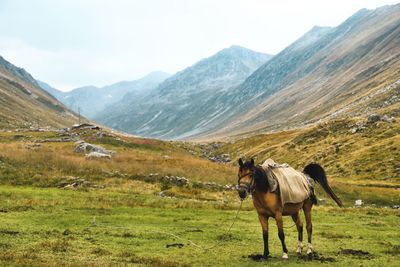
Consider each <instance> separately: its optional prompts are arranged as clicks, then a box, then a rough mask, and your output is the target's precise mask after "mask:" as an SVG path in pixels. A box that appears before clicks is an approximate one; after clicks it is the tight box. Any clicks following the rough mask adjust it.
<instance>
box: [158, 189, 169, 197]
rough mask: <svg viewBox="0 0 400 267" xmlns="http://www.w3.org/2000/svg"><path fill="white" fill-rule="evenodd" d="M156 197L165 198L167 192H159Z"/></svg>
mask: <svg viewBox="0 0 400 267" xmlns="http://www.w3.org/2000/svg"><path fill="white" fill-rule="evenodd" d="M158 195H159V196H160V197H167V196H168V192H167V190H164V191H161V192H160V193H158Z"/></svg>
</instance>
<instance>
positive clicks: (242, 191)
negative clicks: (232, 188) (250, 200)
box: [238, 185, 249, 199]
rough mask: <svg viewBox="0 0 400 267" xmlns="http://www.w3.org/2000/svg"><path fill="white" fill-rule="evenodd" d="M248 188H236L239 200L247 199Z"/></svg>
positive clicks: (240, 186) (243, 186)
mask: <svg viewBox="0 0 400 267" xmlns="http://www.w3.org/2000/svg"><path fill="white" fill-rule="evenodd" d="M248 191H249V190H248V187H247V186H245V185H239V188H238V193H239V197H240V198H241V199H245V198H246V197H247V193H248Z"/></svg>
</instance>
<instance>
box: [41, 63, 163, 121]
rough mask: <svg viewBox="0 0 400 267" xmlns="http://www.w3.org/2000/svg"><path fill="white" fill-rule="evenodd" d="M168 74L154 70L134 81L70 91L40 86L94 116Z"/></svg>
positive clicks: (76, 109)
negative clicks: (128, 94)
mask: <svg viewBox="0 0 400 267" xmlns="http://www.w3.org/2000/svg"><path fill="white" fill-rule="evenodd" d="M169 76H170V75H169V74H167V73H164V72H160V71H155V72H152V73H150V74H148V75H146V76H145V77H143V78H141V79H139V80H135V81H122V82H118V83H115V84H111V85H108V86H104V87H101V88H98V87H95V86H85V87H80V88H76V89H74V90H72V91H70V92H61V91H59V90H57V89H55V88H52V87H51V86H49V85H47V84H44V83H40V84H41V86H42V88H43V89H44V90H46V91H48V92H49V93H50V94H52V95H54V96H55V97H56V98H57V99H58V100H60V101H61V102H62V103H64V104H65V105H66V106H68V107H69V108H71V109H72V110H74V111H76V112H78V108H79V109H80V112H81V113H82V114H83V115H85V116H86V117H88V118H94V117H95V116H96V115H97V114H98V113H99V112H101V111H102V110H103V109H104V108H105V107H107V106H108V105H111V104H113V103H115V102H118V101H120V100H121V99H123V97H124V96H125V95H126V94H127V93H132V94H134V95H138V94H142V93H146V91H149V90H151V89H153V88H154V87H156V86H157V85H158V84H159V83H161V82H162V81H164V80H165V79H166V78H168V77H169Z"/></svg>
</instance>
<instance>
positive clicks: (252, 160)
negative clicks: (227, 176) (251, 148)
mask: <svg viewBox="0 0 400 267" xmlns="http://www.w3.org/2000/svg"><path fill="white" fill-rule="evenodd" d="M250 164H251V166H252V167H254V159H253V158H252V159H251V160H250Z"/></svg>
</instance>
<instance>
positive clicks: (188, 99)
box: [94, 46, 272, 139]
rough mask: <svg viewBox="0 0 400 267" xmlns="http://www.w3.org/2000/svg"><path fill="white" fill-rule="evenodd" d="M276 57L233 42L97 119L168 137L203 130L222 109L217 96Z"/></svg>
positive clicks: (122, 127)
mask: <svg viewBox="0 0 400 267" xmlns="http://www.w3.org/2000/svg"><path fill="white" fill-rule="evenodd" d="M271 58H272V56H271V55H267V54H263V53H258V52H255V51H252V50H250V49H247V48H243V47H240V46H231V47H229V48H226V49H223V50H221V51H220V52H218V53H216V54H215V55H213V56H211V57H209V58H205V59H203V60H201V61H199V62H197V63H195V64H194V65H193V66H191V67H188V68H186V69H184V70H182V71H180V72H178V73H176V74H175V75H173V76H171V77H170V78H168V79H167V80H165V81H164V82H162V83H161V84H160V85H159V86H158V87H157V88H156V89H154V90H153V91H152V92H151V93H150V94H148V95H146V96H143V97H135V98H129V99H124V100H122V101H121V102H117V103H115V104H114V105H112V106H109V107H108V108H106V109H105V111H104V112H102V113H100V114H99V115H97V116H96V117H95V118H94V119H95V120H96V121H99V122H101V123H104V124H105V125H107V126H110V127H112V128H115V129H119V130H122V131H126V132H130V133H134V134H138V135H143V136H150V137H157V138H164V139H170V138H182V137H184V136H186V135H188V134H191V133H194V132H201V131H204V130H205V129H208V124H209V122H210V121H212V120H217V119H218V117H219V114H221V112H223V109H224V107H221V106H220V104H219V103H218V102H216V99H217V98H218V96H219V95H221V94H224V93H226V92H227V90H229V89H230V88H232V87H234V86H237V85H239V84H240V83H242V82H243V81H244V80H245V79H246V78H247V77H248V76H249V75H250V74H251V73H253V71H254V70H256V69H257V68H258V67H260V66H261V65H262V64H264V63H265V62H267V61H268V60H269V59H271Z"/></svg>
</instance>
